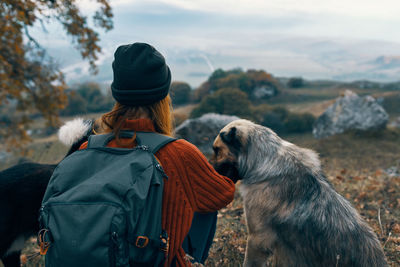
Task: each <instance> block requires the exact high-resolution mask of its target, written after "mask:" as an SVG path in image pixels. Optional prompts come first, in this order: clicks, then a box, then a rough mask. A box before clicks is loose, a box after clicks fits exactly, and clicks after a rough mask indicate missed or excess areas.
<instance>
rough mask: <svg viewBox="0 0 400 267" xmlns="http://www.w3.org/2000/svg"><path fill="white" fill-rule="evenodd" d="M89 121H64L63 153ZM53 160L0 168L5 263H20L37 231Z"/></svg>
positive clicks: (11, 266)
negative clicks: (24, 249) (25, 244)
mask: <svg viewBox="0 0 400 267" xmlns="http://www.w3.org/2000/svg"><path fill="white" fill-rule="evenodd" d="M91 123H92V121H84V120H82V119H78V120H74V121H72V122H68V123H66V125H65V126H63V127H61V129H60V131H59V138H60V141H62V142H63V143H65V144H68V145H70V146H71V147H70V149H69V151H68V153H67V155H66V156H68V155H70V154H71V153H73V152H74V151H76V150H78V149H79V146H80V145H81V144H82V143H83V142H85V141H86V140H87V139H88V136H89V135H90V134H91V132H92V131H91ZM55 167H56V165H55V164H39V163H33V162H25V163H21V164H18V165H15V166H13V167H11V168H8V169H6V170H3V171H1V172H0V237H1V238H0V259H1V260H2V261H3V264H4V266H5V267H20V266H21V263H20V255H21V250H22V248H23V246H24V243H25V241H26V240H27V239H28V238H29V237H31V236H33V235H35V234H37V232H38V231H39V223H38V212H39V209H40V205H41V202H42V198H43V195H44V192H45V190H46V187H47V184H48V182H49V179H50V177H51V175H52V174H53V171H54V169H55Z"/></svg>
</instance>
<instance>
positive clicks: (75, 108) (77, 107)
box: [60, 91, 87, 116]
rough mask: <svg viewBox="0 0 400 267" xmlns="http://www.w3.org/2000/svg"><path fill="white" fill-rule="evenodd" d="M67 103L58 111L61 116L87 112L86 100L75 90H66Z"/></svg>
mask: <svg viewBox="0 0 400 267" xmlns="http://www.w3.org/2000/svg"><path fill="white" fill-rule="evenodd" d="M67 96H68V104H67V106H66V107H65V108H64V109H63V110H61V111H60V115H61V116H74V115H78V114H83V113H86V112H87V101H86V100H85V99H84V98H83V97H82V96H81V95H80V94H78V93H77V92H75V91H69V92H67Z"/></svg>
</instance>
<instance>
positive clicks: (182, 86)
mask: <svg viewBox="0 0 400 267" xmlns="http://www.w3.org/2000/svg"><path fill="white" fill-rule="evenodd" d="M191 92H192V88H191V87H190V85H189V84H187V83H185V82H173V83H172V84H171V88H170V94H171V98H172V104H174V105H184V104H188V103H189V102H190V96H191Z"/></svg>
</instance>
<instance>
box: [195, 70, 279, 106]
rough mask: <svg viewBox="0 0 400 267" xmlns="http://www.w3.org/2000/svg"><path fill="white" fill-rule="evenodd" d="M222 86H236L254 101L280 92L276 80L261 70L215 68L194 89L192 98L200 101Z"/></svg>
mask: <svg viewBox="0 0 400 267" xmlns="http://www.w3.org/2000/svg"><path fill="white" fill-rule="evenodd" d="M222 88H238V89H240V90H241V91H243V92H245V93H247V95H248V96H249V98H250V100H252V101H256V102H257V101H258V100H260V99H267V98H269V97H271V96H275V95H277V94H279V93H280V85H279V82H278V80H276V79H275V78H274V77H273V76H272V75H271V74H269V73H267V72H265V71H263V70H248V71H246V72H244V71H243V70H241V69H232V70H228V71H224V70H222V69H217V70H216V71H214V72H213V73H212V74H211V76H210V77H209V79H208V80H207V81H206V82H205V83H203V84H202V85H200V87H199V88H197V89H196V90H195V92H194V100H195V101H201V100H202V99H203V98H204V97H205V96H207V95H209V94H211V93H213V92H216V91H218V90H220V89H222ZM260 90H261V93H260ZM262 91H265V92H266V93H264V92H262Z"/></svg>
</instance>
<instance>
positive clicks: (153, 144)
mask: <svg viewBox="0 0 400 267" xmlns="http://www.w3.org/2000/svg"><path fill="white" fill-rule="evenodd" d="M175 140H176V138H173V137H170V136H166V135H163V134H159V133H154V132H136V141H137V143H138V145H141V146H147V147H148V148H149V150H150V151H151V152H152V153H153V154H155V153H156V152H157V151H158V150H159V149H160V148H162V147H163V146H165V145H166V144H168V143H170V142H172V141H175Z"/></svg>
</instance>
